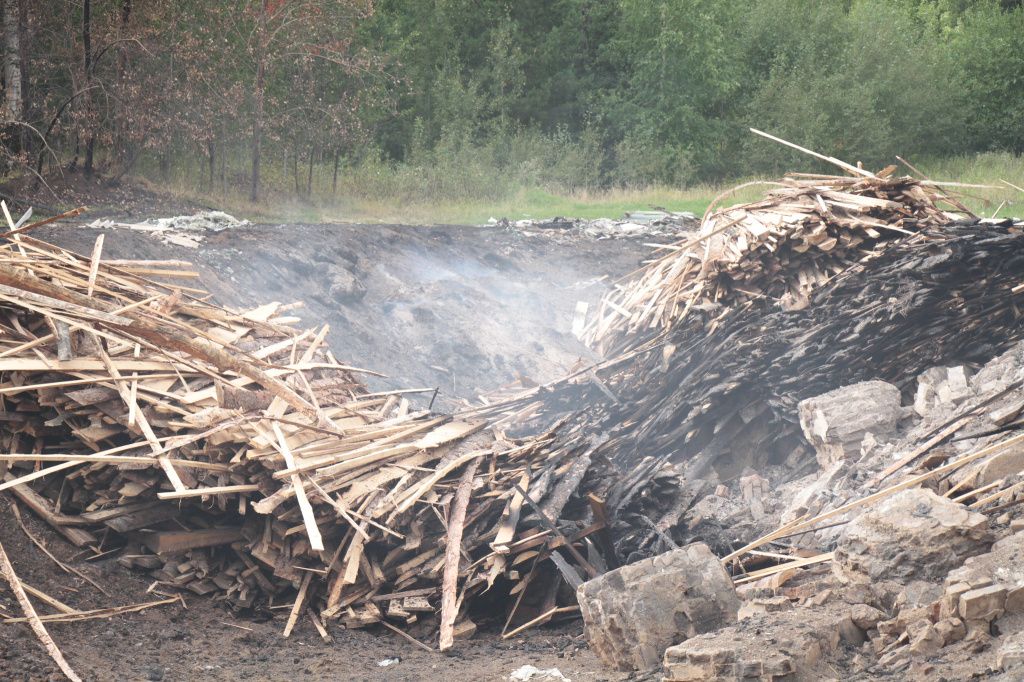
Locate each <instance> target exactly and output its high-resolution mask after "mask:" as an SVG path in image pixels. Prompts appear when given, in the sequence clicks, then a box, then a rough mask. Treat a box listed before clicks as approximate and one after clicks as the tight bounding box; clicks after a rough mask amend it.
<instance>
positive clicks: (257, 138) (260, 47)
mask: <svg viewBox="0 0 1024 682" xmlns="http://www.w3.org/2000/svg"><path fill="white" fill-rule="evenodd" d="M268 1H269V0H262V2H261V3H260V16H259V20H258V27H257V31H256V84H255V88H254V92H253V98H254V100H255V101H254V102H253V108H252V109H253V111H252V188H251V190H250V192H249V198H250V199H251V200H252V201H258V200H259V198H260V144H261V143H262V141H263V140H262V136H263V89H264V87H265V83H264V79H265V77H266V68H267V66H266V61H267V55H266V47H267V46H266V43H265V42H264V41H265V40H266V36H267V3H268Z"/></svg>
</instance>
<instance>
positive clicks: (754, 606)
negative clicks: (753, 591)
mask: <svg viewBox="0 0 1024 682" xmlns="http://www.w3.org/2000/svg"><path fill="white" fill-rule="evenodd" d="M791 608H793V602H791V601H790V600H789V598H788V597H783V596H778V597H757V598H754V599H751V600H749V601H747V602H745V603H744V604H743V606H741V607H740V610H739V612H738V613H737V614H736V617H737V618H739V619H740V620H742V619H744V618H749V617H751V616H756V615H759V614H762V613H773V612H775V611H785V610H787V609H791Z"/></svg>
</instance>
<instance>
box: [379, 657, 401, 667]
mask: <svg viewBox="0 0 1024 682" xmlns="http://www.w3.org/2000/svg"><path fill="white" fill-rule="evenodd" d="M401 662H402V659H400V658H399V657H398V656H395V657H393V658H382V659H381V660H379V661H377V665H378V666H379V667H381V668H390V667H391V666H393V665H398V664H399V663H401Z"/></svg>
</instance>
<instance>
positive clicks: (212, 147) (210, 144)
mask: <svg viewBox="0 0 1024 682" xmlns="http://www.w3.org/2000/svg"><path fill="white" fill-rule="evenodd" d="M216 148H217V147H216V144H215V142H214V139H213V138H212V137H211V138H210V139H209V140H207V141H206V153H207V156H208V157H209V159H208V161H209V164H210V191H211V192H212V191H213V182H214V178H213V176H214V172H215V169H216V167H217V160H216V155H215V153H214V152H215V151H216Z"/></svg>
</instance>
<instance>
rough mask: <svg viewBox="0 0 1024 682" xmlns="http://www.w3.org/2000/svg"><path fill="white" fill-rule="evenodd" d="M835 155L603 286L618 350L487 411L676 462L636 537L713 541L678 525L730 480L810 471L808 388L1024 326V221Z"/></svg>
mask: <svg viewBox="0 0 1024 682" xmlns="http://www.w3.org/2000/svg"><path fill="white" fill-rule="evenodd" d="M832 161H835V160H832ZM836 163H838V164H840V165H841V166H842V167H843V168H844V170H845V171H847V173H848V175H847V176H828V175H813V176H811V175H806V174H794V175H790V176H787V177H786V178H784V179H783V180H781V181H780V182H777V183H769V184H771V185H773V187H772V189H771V190H770V191H769V192H768V193H767V195H766V196H765V198H764V199H762V200H759V201H755V202H752V203H748V204H743V205H738V206H733V207H730V208H725V209H721V210H718V211H712V210H710V209H709V211H708V214H707V215H706V216H705V218H704V221H703V224H702V227H701V230H700V233H699V234H698V235H697V236H695V237H692V238H688V239H685V240H682V241H680V242H678V243H676V244H674V245H670V246H668V247H661V248H664V249H666V253H665V255H664V256H661V257H660V258H657V259H656V260H653V261H651V262H650V263H648V264H647V265H646V266H645V267H644V268H643V269H642V270H641V271H640V272H639V273H637V274H636V275H635V276H634V277H633V278H632V279H630V280H628V281H626V282H625V283H622V284H620V285H618V286H617V287H616V288H615V290H614V291H612V292H610V293H609V295H608V296H607V297H606V298H605V300H604V301H603V304H602V305H601V307H600V309H599V311H598V315H597V316H596V318H595V319H594V320H592V321H591V322H590V325H589V338H590V340H591V341H592V342H593V343H595V344H596V345H598V346H599V347H600V348H602V349H603V350H604V351H605V354H606V357H607V358H608V359H607V360H605V361H603V362H602V363H600V364H599V365H597V366H595V367H591V368H587V369H586V370H582V371H580V372H577V373H576V374H574V375H572V376H570V377H567V378H564V379H562V380H559V381H557V382H552V383H551V384H548V385H545V386H540V387H535V388H531V389H529V390H525V391H523V392H522V393H520V394H519V395H518V396H516V397H514V398H510V399H506V400H505V401H504V402H503V403H502V404H501V405H488V406H484V407H481V408H479V409H478V410H477V412H476V414H480V415H486V414H490V413H494V412H500V413H511V414H515V415H517V418H518V419H521V420H524V421H525V422H527V423H535V424H544V423H550V422H552V421H554V420H561V422H562V424H563V425H562V427H561V429H560V432H559V439H558V443H560V444H562V443H564V444H566V447H576V444H578V443H579V442H580V440H581V439H582V438H584V437H586V434H602V435H603V439H602V442H601V443H600V444H599V445H597V446H596V447H595V448H594V449H593V450H592V451H591V452H590V456H591V457H592V458H593V459H594V460H595V461H598V460H601V459H605V460H610V461H612V462H613V463H615V464H616V465H617V466H619V467H620V468H621V469H622V470H623V472H629V475H630V477H631V478H632V477H637V476H641V473H640V472H648V474H647V475H648V476H654V475H655V473H656V472H660V471H662V469H660V468H659V467H660V466H661V463H664V462H669V461H671V462H674V463H676V464H677V465H678V467H679V469H680V470H681V472H682V474H683V478H684V479H685V480H686V481H687V482H686V484H685V486H684V487H683V488H681V489H680V490H679V492H678V494H677V495H676V496H675V499H676V501H677V503H676V504H669V505H668V506H667V507H666V506H663V505H648V506H647V507H646V508H634V509H633V510H632V513H633V514H634V515H635V514H640V516H634V517H630V516H629V513H630V512H628V511H622V512H621V513H619V515H618V516H617V517H616V518H617V520H618V521H619V522H620V523H619V524H618V525H616V526H615V527H614V529H613V532H614V535H615V537H616V538H617V539H619V540H620V542H621V541H622V539H623V538H626V537H629V538H630V540H629V542H630V545H629V547H623V549H628V550H629V551H644V550H645V549H650V548H652V547H653V546H654V544H656V543H657V538H658V537H659V532H660V533H664V532H665V531H667V530H668V529H672V530H673V533H674V535H675V539H676V541H680V540H681V539H682V540H684V541H685V540H686V539H699V538H696V537H695V536H693V535H692V534H688V533H687V531H686V529H685V528H682V527H680V526H679V522H680V520H681V519H682V517H683V515H684V513H685V512H686V509H687V506H688V505H690V504H692V503H693V502H694V501H695V500H697V499H699V498H700V497H701V496H703V495H706V494H707V493H708V491H710V490H713V489H714V487H715V486H714V483H715V482H716V481H723V480H730V479H732V478H734V477H737V476H739V475H741V474H743V472H744V471H748V472H749V470H750V469H753V470H756V471H768V469H767V467H770V466H772V465H780V466H782V467H783V468H782V469H781V471H785V472H787V473H786V476H787V478H797V477H799V476H801V475H805V474H807V473H810V472H811V471H813V470H814V467H816V466H817V463H816V461H815V459H814V456H813V449H812V448H811V447H810V446H809V445H808V444H807V443H806V441H805V439H804V436H803V434H802V433H801V432H800V429H799V425H798V424H797V410H796V404H797V402H798V401H799V400H801V399H804V398H808V397H811V396H814V395H819V394H821V393H823V392H825V391H828V390H831V389H833V388H836V387H838V386H844V385H847V384H850V383H854V382H857V381H863V380H867V379H883V380H886V381H890V382H893V383H896V384H897V385H901V386H902V385H905V384H906V383H907V382H909V381H912V380H913V379H914V378H915V377H916V375H917V374H918V373H920V372H922V371H924V370H925V369H927V368H929V367H933V366H941V365H943V364H949V363H962V362H971V361H983V360H987V359H988V358H990V357H992V356H993V355H994V354H996V353H999V352H1001V351H1003V350H1005V349H1006V348H1008V347H1009V346H1010V345H1011V344H1012V343H1014V342H1015V341H1016V340H1018V339H1020V338H1021V337H1022V329H1021V325H1020V313H1019V310H1020V307H1019V306H1020V300H1019V296H1020V294H1019V292H1020V291H1021V286H1020V284H1021V281H1022V274H1021V273H1022V272H1024V236H1022V235H1021V229H1020V227H1019V226H1015V225H1013V224H1012V222H1011V221H1003V222H1002V223H1000V222H999V221H979V220H978V219H977V218H976V217H973V216H971V214H970V212H969V211H967V209H965V208H964V207H963V206H962V205H961V204H960V203H959V202H957V201H956V200H955V199H954V198H952V197H951V196H950V195H949V194H947V192H946V191H944V190H943V189H942V188H941V186H940V185H939V184H937V183H933V182H930V181H927V180H918V179H914V178H911V177H894V176H893V171H894V168H891V167H890V168H887V169H885V170H884V171H882V172H880V173H878V174H873V173H870V172H868V171H865V170H862V169H860V168H857V167H854V166H850V165H848V164H842V162H836ZM947 211H949V212H947ZM702 481H703V482H705V483H707V482H710V483H711V485H705V486H704V489H703V492H701V491H700V487H701V483H702ZM637 486H638V489H641V490H643V489H644V488H645V487H648V486H649V483H648V481H639V482H638V483H637ZM613 499H614V496H610V497H609V500H613ZM613 511H614V510H613ZM627 519H629V520H630V526H629V527H627V526H626V525H625V524H624V523H622V522H623V521H625V520H627ZM638 528H639V529H640V530H639V531H638ZM645 529H649V530H645ZM661 546H662V547H664V546H665V545H664V544H662V545H661Z"/></svg>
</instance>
